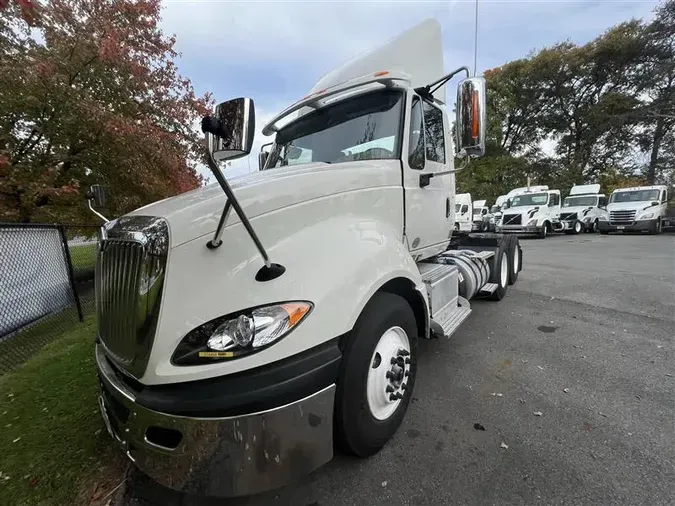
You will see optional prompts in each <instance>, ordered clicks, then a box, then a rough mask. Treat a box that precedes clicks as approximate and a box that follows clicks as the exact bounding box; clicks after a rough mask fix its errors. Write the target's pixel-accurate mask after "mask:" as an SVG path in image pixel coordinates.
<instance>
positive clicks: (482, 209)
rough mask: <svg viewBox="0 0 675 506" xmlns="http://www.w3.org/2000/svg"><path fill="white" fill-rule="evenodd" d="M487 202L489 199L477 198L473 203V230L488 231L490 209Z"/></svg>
mask: <svg viewBox="0 0 675 506" xmlns="http://www.w3.org/2000/svg"><path fill="white" fill-rule="evenodd" d="M486 202H487V200H475V201H473V203H472V211H471V214H472V216H473V218H472V221H473V224H472V226H471V230H473V231H474V232H487V230H488V224H489V218H488V213H489V212H490V210H489V209H488V208H487V207H486V206H485V204H486Z"/></svg>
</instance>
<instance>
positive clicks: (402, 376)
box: [335, 292, 417, 457]
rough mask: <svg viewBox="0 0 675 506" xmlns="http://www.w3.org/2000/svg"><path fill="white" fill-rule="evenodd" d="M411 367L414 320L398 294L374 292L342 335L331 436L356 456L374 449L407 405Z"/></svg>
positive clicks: (396, 424)
mask: <svg viewBox="0 0 675 506" xmlns="http://www.w3.org/2000/svg"><path fill="white" fill-rule="evenodd" d="M416 372H417V323H416V320H415V314H414V313H413V310H412V308H411V307H410V305H409V304H408V303H407V302H406V300H405V299H404V298H403V297H400V296H399V295H395V294H391V293H385V292H383V293H377V294H375V295H374V296H373V298H372V299H371V300H370V301H369V302H368V304H366V307H365V308H364V310H363V312H362V313H361V316H359V319H358V320H357V322H356V325H355V326H354V330H353V331H352V332H351V333H350V335H349V337H348V338H347V342H346V345H345V351H344V355H343V358H342V364H341V366H340V375H339V378H338V385H337V393H336V399H335V432H336V434H335V438H336V441H337V443H338V446H339V447H340V448H341V449H342V450H343V451H345V452H347V453H351V454H353V455H357V456H359V457H368V456H370V455H374V454H375V453H377V452H378V451H379V450H380V449H382V447H383V446H384V445H385V444H386V442H387V441H388V440H389V439H390V438H391V437H392V436H393V435H394V433H395V432H396V430H397V429H398V427H399V426H400V425H401V422H402V421H403V416H404V415H405V412H406V410H407V409H408V404H409V403H410V398H411V396H412V391H413V387H414V385H415V373H416Z"/></svg>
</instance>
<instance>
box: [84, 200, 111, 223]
mask: <svg viewBox="0 0 675 506" xmlns="http://www.w3.org/2000/svg"><path fill="white" fill-rule="evenodd" d="M91 201H92V199H87V203H88V204H89V210H90V211H91V212H92V213H94V214H95V215H96V216H98V217H99V218H101V219H102V220H103V221H104V222H105V223H108V221H110V220H108V218H106V217H105V216H103V215H102V214H101V213H99V212H98V211H97V210H96V209H94V206H92V205H91Z"/></svg>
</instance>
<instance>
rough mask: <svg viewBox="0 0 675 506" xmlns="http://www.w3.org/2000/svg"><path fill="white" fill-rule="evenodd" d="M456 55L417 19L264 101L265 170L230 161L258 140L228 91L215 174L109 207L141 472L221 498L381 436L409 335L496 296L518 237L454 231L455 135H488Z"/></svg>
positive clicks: (112, 310) (408, 365) (364, 450)
mask: <svg viewBox="0 0 675 506" xmlns="http://www.w3.org/2000/svg"><path fill="white" fill-rule="evenodd" d="M464 72H465V73H466V74H467V75H468V73H469V72H468V69H467V68H466V67H462V68H460V69H458V70H456V71H453V72H451V73H449V74H447V75H446V76H445V77H440V76H442V75H443V49H442V43H441V28H440V25H439V24H438V23H437V22H436V21H433V20H430V21H426V22H424V23H422V24H421V25H419V26H417V27H415V28H413V29H412V30H410V31H408V32H406V33H404V34H403V35H402V36H401V37H399V38H397V39H394V40H393V41H391V42H389V43H388V44H387V45H385V46H384V47H383V48H380V49H379V50H376V51H374V52H371V53H368V54H366V55H364V56H361V57H360V58H358V59H356V60H354V61H352V62H350V63H348V64H346V65H344V66H342V67H340V68H338V69H336V70H335V71H333V72H331V73H330V74H328V75H327V76H325V77H324V78H323V79H321V81H319V83H318V84H317V85H316V87H315V88H314V89H313V90H312V91H311V92H310V94H309V95H308V96H307V97H305V98H303V99H302V100H300V101H299V102H297V103H296V104H293V105H291V106H290V107H288V108H287V109H286V110H284V111H283V112H281V113H280V114H279V115H277V116H276V117H275V118H274V119H272V120H271V122H270V123H269V124H268V125H266V126H265V128H264V129H263V133H264V134H265V135H267V134H275V141H274V144H273V146H272V148H271V150H270V152H269V155H267V156H265V155H263V156H261V161H263V162H264V164H263V167H262V169H263V170H260V171H258V172H256V173H253V174H246V175H243V176H239V177H237V178H233V179H232V180H231V181H229V182H228V180H227V179H226V178H225V176H224V175H223V173H222V171H221V170H220V167H219V165H218V161H224V160H230V159H233V158H235V157H238V156H244V155H247V154H248V153H250V150H251V145H252V141H253V132H254V131H255V127H254V121H255V113H254V104H253V101H252V100H250V99H247V98H239V99H235V100H230V101H228V102H223V103H221V104H219V105H218V106H217V107H216V110H215V112H214V114H213V116H207V117H206V118H204V120H203V122H202V129H203V131H204V132H205V133H206V137H207V141H208V142H207V144H208V152H207V155H208V162H209V167H210V169H211V170H212V172H213V173H214V175H215V177H216V180H217V181H218V185H210V186H207V187H205V188H200V189H197V190H194V191H191V192H188V193H185V194H182V195H179V196H176V197H173V198H169V199H166V200H163V201H160V202H156V203H153V204H150V205H148V206H145V207H143V208H141V209H138V210H136V211H134V212H132V213H129V214H128V215H125V216H122V217H120V218H118V219H116V220H114V221H111V222H108V223H106V224H105V225H104V227H103V228H102V233H101V242H100V251H99V255H98V261H97V283H96V287H97V292H96V298H97V310H98V339H97V342H96V351H95V356H96V361H97V366H98V373H99V378H100V380H101V381H100V383H101V396H100V399H99V404H100V408H101V413H102V416H103V418H104V420H105V421H106V425H107V427H108V429H109V431H110V434H111V435H112V436H113V437H114V438H115V439H116V440H117V441H118V442H119V445H120V446H121V448H122V449H123V451H124V452H125V453H126V454H127V455H128V456H129V458H130V459H131V460H132V461H133V462H134V464H135V465H136V466H137V467H138V468H140V469H141V470H142V471H143V472H144V473H146V474H147V475H149V476H150V477H151V478H153V479H154V480H156V481H158V482H160V483H162V484H163V485H165V486H167V487H171V488H173V489H177V490H180V491H183V492H186V493H191V494H202V495H209V496H220V497H230V496H240V495H248V494H254V493H258V492H262V491H265V490H269V489H272V488H276V487H280V486H283V485H285V484H287V483H289V482H290V481H292V480H294V479H296V478H297V477H299V476H302V475H306V474H308V473H310V472H312V471H313V470H314V469H316V468H317V467H319V466H321V465H323V464H324V463H326V462H328V461H329V460H330V459H331V458H332V457H333V451H334V445H338V446H339V447H340V448H342V449H343V450H344V451H346V452H349V453H352V454H355V455H357V456H360V457H367V456H369V455H372V454H374V453H376V452H378V451H379V450H380V449H381V448H382V447H383V445H385V444H386V442H387V441H389V439H390V438H391V437H392V436H393V434H394V433H395V432H396V430H397V429H398V427H399V426H400V424H401V421H402V420H403V417H404V415H405V412H406V410H407V408H408V405H409V403H410V399H411V396H412V393H413V389H414V386H415V378H416V374H417V368H418V366H420V364H419V362H418V351H417V350H418V340H419V339H427V338H432V337H441V336H449V335H451V334H452V333H453V332H455V330H456V329H457V328H458V327H459V326H460V325H461V323H462V322H464V321H465V320H466V318H467V317H468V316H469V314H470V313H471V305H470V302H469V300H470V299H472V298H475V297H486V298H489V299H492V300H500V299H502V298H503V297H504V296H505V294H506V292H507V288H508V286H509V284H512V283H514V282H515V281H516V279H517V277H518V273H519V271H520V270H521V268H522V251H521V248H520V245H519V243H518V240H517V237H515V236H501V235H496V234H476V235H470V234H466V235H463V236H460V237H452V231H453V229H454V225H455V212H454V211H455V195H454V188H455V172H456V171H457V170H459V169H460V168H463V167H455V166H454V159H455V155H457V156H459V157H462V158H465V159H468V158H470V157H477V156H481V155H482V154H483V153H484V149H485V147H484V146H485V126H486V118H485V106H486V103H485V81H484V79H483V78H480V77H467V78H465V79H463V80H462V81H461V82H459V84H458V87H457V104H456V111H457V115H456V119H455V128H456V131H457V142H456V149H454V146H453V144H454V142H453V139H452V137H451V122H450V115H449V112H450V111H451V110H452V104H447V103H446V98H445V92H444V85H445V83H446V82H448V81H449V80H450V79H451V78H452V77H453V76H455V75H457V74H459V73H464ZM439 77H440V79H439ZM364 139H367V140H368V141H371V140H378V141H380V143H379V145H378V147H370V148H367V149H365V150H364V149H361V148H362V147H363V143H364V142H365V141H364ZM384 146H388V147H384ZM466 170H470V168H468V169H466ZM417 395H423V393H418V394H417Z"/></svg>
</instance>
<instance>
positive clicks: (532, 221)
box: [527, 218, 537, 227]
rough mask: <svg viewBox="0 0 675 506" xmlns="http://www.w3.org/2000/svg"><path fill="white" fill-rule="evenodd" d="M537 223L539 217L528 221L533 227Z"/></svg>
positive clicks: (528, 224) (529, 225)
mask: <svg viewBox="0 0 675 506" xmlns="http://www.w3.org/2000/svg"><path fill="white" fill-rule="evenodd" d="M536 224H537V218H532V219H531V220H530V221H528V222H527V226H528V227H533V226H535V225H536Z"/></svg>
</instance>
